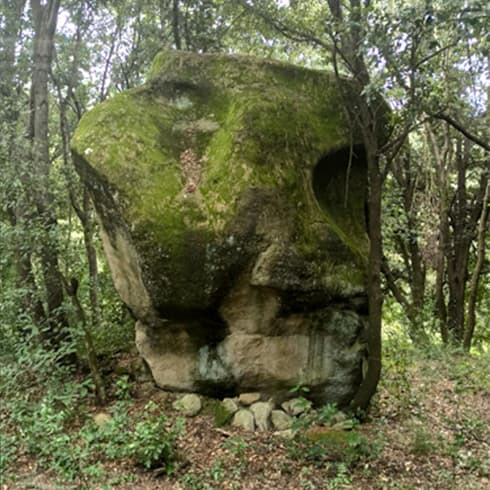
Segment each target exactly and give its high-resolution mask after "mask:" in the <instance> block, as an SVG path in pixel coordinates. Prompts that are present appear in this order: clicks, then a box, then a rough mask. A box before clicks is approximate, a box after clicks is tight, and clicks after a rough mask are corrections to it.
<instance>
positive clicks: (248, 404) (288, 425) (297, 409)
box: [173, 393, 349, 438]
mask: <svg viewBox="0 0 490 490" xmlns="http://www.w3.org/2000/svg"><path fill="white" fill-rule="evenodd" d="M219 403H220V407H219V408H220V411H221V412H222V413H223V414H224V416H223V417H222V419H224V420H226V421H227V422H230V423H231V425H232V426H233V427H237V428H241V429H243V430H246V431H250V432H253V431H255V430H258V431H273V432H274V433H275V434H277V435H280V436H283V437H286V438H292V437H294V434H295V430H294V429H293V427H294V426H293V424H294V421H295V419H297V418H300V417H304V416H305V415H307V414H311V413H312V412H313V409H312V404H311V402H310V401H308V400H305V399H304V398H292V399H290V400H287V401H285V402H283V403H281V404H280V405H279V406H278V405H277V404H276V403H274V401H273V400H268V401H263V400H262V395H261V394H260V393H242V394H241V395H240V396H238V397H235V398H224V399H223V400H222V401H221V402H219ZM173 408H174V409H176V410H177V411H179V412H181V413H182V414H183V415H186V416H194V415H197V414H198V413H199V412H200V410H201V408H202V401H201V398H200V397H199V395H196V394H188V395H184V396H183V397H181V398H179V399H178V400H176V401H175V402H174V403H173ZM345 422H349V420H347V417H346V416H345V414H343V413H342V412H338V413H337V414H336V416H335V417H334V423H335V424H336V425H337V426H338V427H337V428H341V429H345V428H347V427H340V426H341V425H342V424H344V425H345Z"/></svg>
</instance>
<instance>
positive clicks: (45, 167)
mask: <svg viewBox="0 0 490 490" xmlns="http://www.w3.org/2000/svg"><path fill="white" fill-rule="evenodd" d="M31 7H32V16H33V23H34V43H33V62H32V79H31V112H30V121H29V123H30V141H31V164H32V168H31V186H32V187H31V190H32V192H33V197H34V201H35V205H36V209H37V215H38V218H39V221H40V223H41V226H42V228H43V231H44V236H43V237H42V239H41V243H40V250H41V252H40V258H41V272H42V275H43V279H44V286H45V289H46V304H47V314H48V325H47V326H48V329H47V332H46V338H47V340H49V342H50V343H51V345H52V346H53V347H58V346H59V345H60V342H61V341H62V340H64V339H66V338H67V334H66V330H65V327H66V326H67V318H66V315H65V312H64V310H63V300H64V293H63V283H62V278H61V274H60V270H59V265H58V247H57V238H56V232H57V220H56V215H55V212H54V206H53V196H52V195H51V192H50V182H49V175H50V167H51V161H50V156H49V135H48V116H49V94H48V79H49V73H50V68H51V61H52V56H53V50H54V42H53V40H54V33H55V29H56V22H57V16H58V11H59V7H60V0H50V1H49V2H47V3H46V4H42V3H41V1H40V0H31Z"/></svg>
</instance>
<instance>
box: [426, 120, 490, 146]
mask: <svg viewBox="0 0 490 490" xmlns="http://www.w3.org/2000/svg"><path fill="white" fill-rule="evenodd" d="M429 116H431V117H433V118H435V119H440V120H441V121H446V122H447V123H448V124H449V125H450V126H452V127H453V128H454V129H456V131H459V132H460V133H461V134H462V135H464V136H465V137H466V138H468V139H469V140H470V141H473V143H475V144H476V145H478V146H480V147H481V148H483V149H484V150H485V151H490V145H489V144H488V143H486V142H485V141H483V140H482V139H481V138H479V137H478V136H476V135H474V134H472V133H470V132H469V131H468V130H467V129H466V128H465V127H464V126H463V125H462V124H461V123H459V122H458V121H456V120H455V119H453V118H452V117H451V116H450V115H449V114H446V113H444V112H437V113H429Z"/></svg>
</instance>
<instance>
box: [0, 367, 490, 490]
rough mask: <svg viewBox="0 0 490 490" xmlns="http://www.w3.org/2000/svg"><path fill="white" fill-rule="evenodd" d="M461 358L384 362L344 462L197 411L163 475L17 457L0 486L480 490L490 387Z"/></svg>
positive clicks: (487, 448)
mask: <svg viewBox="0 0 490 490" xmlns="http://www.w3.org/2000/svg"><path fill="white" fill-rule="evenodd" d="M464 366H465V367H464V369H460V370H459V372H458V371H457V370H455V369H454V367H453V366H451V365H448V363H447V361H444V360H441V359H438V360H428V359H423V360H417V362H412V363H411V364H410V365H408V366H405V365H403V366H402V367H401V368H400V366H397V364H396V362H392V363H391V366H388V368H387V369H388V372H387V373H386V374H385V376H384V378H383V381H382V383H381V385H380V388H379V390H378V394H377V395H376V397H375V399H374V401H373V404H372V408H371V410H370V413H369V416H368V418H367V419H366V420H365V421H364V423H363V424H361V425H360V426H359V427H358V428H356V429H354V430H355V431H357V432H358V434H359V437H360V440H361V441H362V444H361V446H362V447H356V448H353V449H352V451H350V452H349V454H348V456H349V458H348V460H343V459H342V457H339V455H338V454H337V455H335V454H332V451H331V449H332V448H331V447H330V448H328V447H325V446H324V445H322V444H321V443H314V442H311V441H305V440H304V438H302V437H301V436H298V437H297V438H296V439H295V440H292V441H291V440H286V439H283V438H281V437H279V436H277V435H274V434H272V433H260V432H257V433H253V434H250V433H245V432H241V431H239V430H238V429H234V428H231V427H229V426H225V427H222V428H217V427H216V426H215V423H214V418H213V416H212V415H210V414H207V413H206V410H204V413H203V414H201V415H198V416H196V417H193V418H188V419H187V420H186V430H185V434H184V435H182V436H181V437H180V439H179V443H178V462H177V465H176V469H175V472H174V473H173V474H172V475H171V476H167V475H166V474H165V472H164V471H163V470H158V469H157V470H153V471H144V470H143V469H141V468H138V467H137V466H135V465H134V463H133V462H131V461H125V460H123V461H121V460H119V461H117V462H114V461H110V462H106V463H104V469H105V473H106V477H104V479H103V481H102V482H100V481H98V482H96V483H95V482H94V483H92V482H91V481H89V480H87V479H85V480H84V481H78V482H62V481H60V480H59V479H57V478H56V475H55V474H54V473H53V472H52V471H46V470H42V469H41V468H40V467H39V466H38V464H37V462H36V460H34V459H32V457H30V456H28V455H23V456H21V457H20V458H19V459H18V461H17V462H16V468H15V472H14V473H15V481H6V482H4V483H3V484H2V485H1V490H11V489H39V490H47V489H70V488H90V489H92V488H94V489H103V490H105V489H111V488H115V489H121V490H126V489H127V490H129V489H143V490H146V489H152V490H156V489H162V490H163V489H165V490H167V489H168V490H171V489H172V490H181V489H182V490H185V489H202V490H206V489H224V490H226V489H237V490H238V489H243V490H248V489H257V490H259V489H260V490H268V489H270V490H276V489H281V490H282V489H284V490H286V489H291V490H297V489H366V490H368V489H380V490H384V489H406V490H408V489H417V490H429V489H434V490H435V489H437V490H443V489H455V490H472V489H475V490H476V489H488V488H490V403H489V402H490V392H489V391H488V390H486V389H483V388H482V385H481V384H480V383H478V380H475V379H474V376H472V374H471V373H472V370H471V361H468V362H467V361H465V363H464ZM455 371H456V374H455ZM489 375H490V373H489ZM133 394H134V397H133V406H132V407H133V408H132V410H134V411H138V410H141V409H142V408H143V407H144V406H145V405H146V403H147V402H148V400H153V401H154V402H155V403H156V404H157V405H158V406H159V407H161V408H162V410H165V411H167V412H169V413H170V412H171V403H172V400H174V399H175V395H174V394H170V393H166V392H163V391H161V390H158V389H156V388H154V387H152V386H151V385H150V384H148V383H147V384H146V385H142V386H139V387H138V388H136V389H135V392H134V393H133ZM93 410H94V413H95V408H94V409H93ZM356 451H357V452H358V454H357V453H356Z"/></svg>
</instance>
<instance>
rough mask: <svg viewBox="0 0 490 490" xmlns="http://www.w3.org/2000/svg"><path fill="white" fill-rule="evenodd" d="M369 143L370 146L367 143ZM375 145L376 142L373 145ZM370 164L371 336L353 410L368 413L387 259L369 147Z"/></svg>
mask: <svg viewBox="0 0 490 490" xmlns="http://www.w3.org/2000/svg"><path fill="white" fill-rule="evenodd" d="M366 143H367V142H366ZM370 144H371V145H372V144H373V141H371V142H370ZM366 146H367V148H366V156H367V161H368V213H369V228H368V230H369V242H370V247H369V270H368V304H369V319H368V324H369V329H368V332H367V349H368V359H367V371H366V373H365V377H364V380H363V382H362V384H361V386H360V387H359V389H358V391H357V393H356V395H355V397H354V399H353V400H352V404H351V405H352V407H353V408H354V409H358V408H359V409H362V410H365V409H366V408H367V407H368V405H369V402H370V400H371V398H372V396H373V395H374V393H375V392H376V388H377V386H378V383H379V379H380V376H381V320H382V308H383V295H382V290H381V265H382V258H383V247H382V235H381V196H382V188H383V182H382V177H381V172H380V169H379V161H378V155H377V154H376V152H375V151H373V149H372V148H371V149H370V148H369V143H368V145H366Z"/></svg>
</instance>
